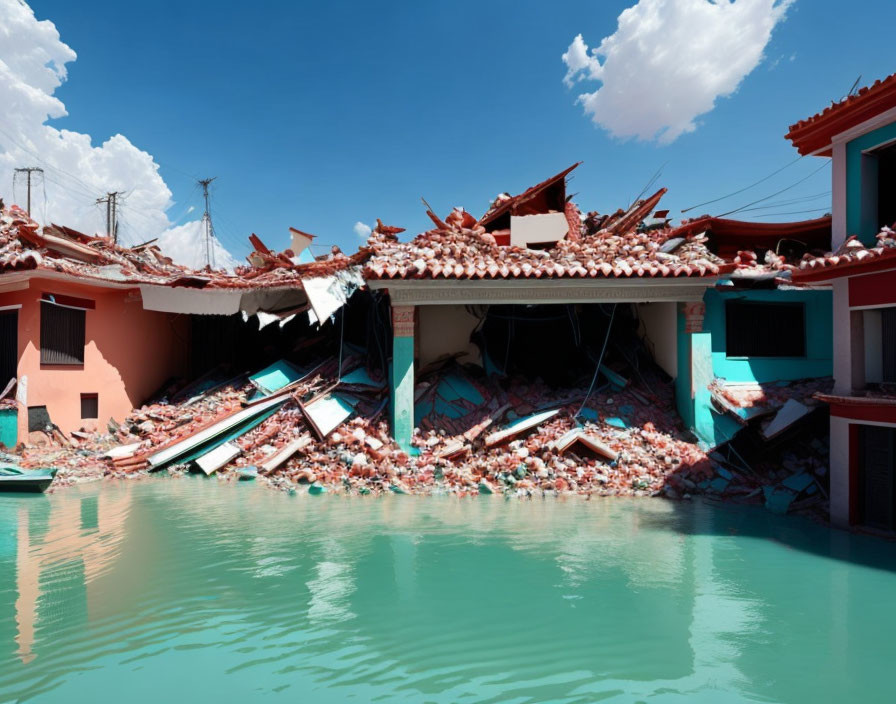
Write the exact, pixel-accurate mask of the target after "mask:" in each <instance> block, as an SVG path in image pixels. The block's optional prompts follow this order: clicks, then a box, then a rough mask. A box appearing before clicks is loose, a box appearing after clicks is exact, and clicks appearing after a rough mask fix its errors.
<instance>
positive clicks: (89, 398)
mask: <svg viewBox="0 0 896 704" xmlns="http://www.w3.org/2000/svg"><path fill="white" fill-rule="evenodd" d="M99 417H100V397H99V395H97V394H81V419H82V420H83V419H86V418H99Z"/></svg>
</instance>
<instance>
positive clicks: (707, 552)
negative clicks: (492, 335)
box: [0, 478, 896, 704]
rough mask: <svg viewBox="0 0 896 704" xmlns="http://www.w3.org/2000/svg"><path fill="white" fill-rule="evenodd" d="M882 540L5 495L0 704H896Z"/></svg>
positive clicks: (542, 506)
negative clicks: (22, 703) (349, 703)
mask: <svg viewBox="0 0 896 704" xmlns="http://www.w3.org/2000/svg"><path fill="white" fill-rule="evenodd" d="M894 665H896V545H894V544H893V543H890V542H887V541H883V540H880V539H876V538H870V537H863V536H851V535H848V534H845V533H842V532H839V531H832V530H829V529H828V528H825V527H823V526H818V525H815V524H812V523H809V522H807V521H805V520H802V519H799V518H793V517H779V516H773V515H771V514H769V513H767V512H765V511H764V510H762V509H759V508H737V507H730V506H723V507H716V506H711V505H708V504H704V503H681V504H678V503H670V502H666V501H662V500H653V499H635V500H627V499H602V500H592V501H584V500H541V499H539V500H535V501H528V502H525V501H517V500H510V501H505V500H503V499H501V498H499V497H496V496H491V497H480V498H477V499H469V498H468V499H455V498H448V497H444V498H418V497H413V496H388V497H381V498H375V497H358V498H346V497H338V496H319V497H312V496H308V495H298V496H288V495H285V494H280V493H276V492H272V491H269V490H266V489H264V488H263V487H260V486H254V485H252V484H245V483H244V484H222V483H219V482H216V481H214V480H212V481H208V480H203V479H195V478H187V479H180V480H178V479H159V480H152V481H146V482H132V483H125V484H120V485H115V484H103V485H100V484H95V485H88V486H84V487H81V488H73V489H66V490H64V491H60V492H59V493H56V494H52V495H47V496H22V495H2V494H0V701H2V702H6V701H34V702H65V703H66V704H72V703H75V702H112V701H115V702H119V701H121V702H133V703H141V702H152V703H153V704H158V703H159V702H179V701H190V702H205V701H214V702H219V703H220V702H242V703H245V702H255V701H259V702H280V701H290V702H314V703H317V702H343V701H353V702H374V701H377V702H385V701H388V702H392V701H402V702H477V703H478V702H520V703H522V702H597V701H599V702H638V701H650V702H712V703H717V702H743V701H750V702H829V701H830V702H863V703H867V702H893V701H896V688H894V685H893V681H894V679H893V670H894Z"/></svg>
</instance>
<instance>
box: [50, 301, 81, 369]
mask: <svg viewBox="0 0 896 704" xmlns="http://www.w3.org/2000/svg"><path fill="white" fill-rule="evenodd" d="M86 319H87V314H86V311H83V310H80V309H78V308H65V307H63V306H57V305H55V304H53V303H48V302H45V301H44V302H41V304H40V363H41V364H84V339H85V327H86Z"/></svg>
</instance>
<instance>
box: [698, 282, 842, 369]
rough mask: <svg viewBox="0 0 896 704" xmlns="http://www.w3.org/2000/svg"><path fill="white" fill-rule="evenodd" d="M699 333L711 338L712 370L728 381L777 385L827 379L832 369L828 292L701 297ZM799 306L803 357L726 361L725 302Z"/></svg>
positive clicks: (710, 294) (730, 293)
mask: <svg viewBox="0 0 896 704" xmlns="http://www.w3.org/2000/svg"><path fill="white" fill-rule="evenodd" d="M703 300H704V302H705V303H706V317H705V319H704V321H703V329H704V330H706V331H708V332H710V333H711V334H712V369H713V372H714V373H715V375H716V376H718V377H722V378H724V379H727V380H728V381H758V382H765V381H779V380H790V379H805V378H809V377H817V376H830V375H831V374H833V365H834V352H833V340H834V328H833V303H832V299H831V292H830V291H779V290H771V291H719V290H717V289H711V290H709V291H707V292H706V295H705V296H704V297H703ZM728 300H745V301H758V302H775V303H803V304H805V306H806V356H805V357H728V355H727V353H726V349H725V301H728Z"/></svg>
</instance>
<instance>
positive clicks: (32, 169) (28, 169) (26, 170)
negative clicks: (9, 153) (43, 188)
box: [15, 166, 44, 216]
mask: <svg viewBox="0 0 896 704" xmlns="http://www.w3.org/2000/svg"><path fill="white" fill-rule="evenodd" d="M15 172H16V173H17V174H25V175H26V177H27V179H28V207H27V208H25V212H26V213H28V215H29V216H30V215H31V174H33V173H38V174H41V175H43V173H44V170H43V169H42V168H40V167H39V166H23V167H21V168H17V169H16V171H15Z"/></svg>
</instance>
